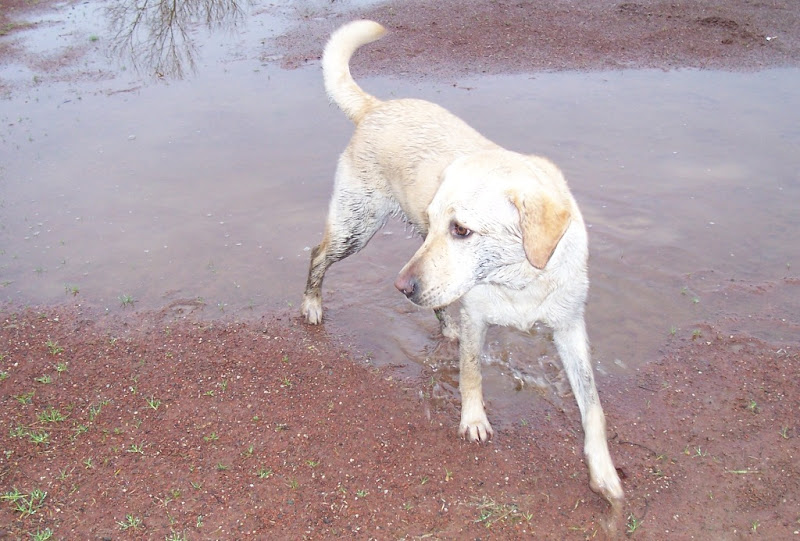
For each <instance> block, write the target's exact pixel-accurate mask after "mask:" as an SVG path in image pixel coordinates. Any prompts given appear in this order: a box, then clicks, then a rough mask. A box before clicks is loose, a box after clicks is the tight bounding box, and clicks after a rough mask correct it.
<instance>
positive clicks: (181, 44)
mask: <svg viewBox="0 0 800 541" xmlns="http://www.w3.org/2000/svg"><path fill="white" fill-rule="evenodd" d="M250 5H251V1H250V0H119V1H117V2H113V3H112V4H110V5H109V6H108V7H107V8H106V15H107V17H108V19H109V21H110V24H111V31H112V34H113V44H114V45H113V51H114V53H115V54H118V55H120V56H122V57H125V58H129V59H130V61H131V62H132V64H133V66H134V68H135V69H136V70H138V71H143V72H147V73H152V74H153V75H155V76H156V77H159V78H160V77H173V78H178V79H180V78H182V77H184V75H185V74H186V73H187V72H192V71H194V69H195V65H196V64H195V61H196V60H195V59H196V58H197V52H198V40H196V39H194V38H193V36H192V34H193V33H195V32H196V31H197V29H198V28H199V27H201V26H205V27H206V28H209V29H220V28H225V29H231V28H234V27H236V25H238V24H239V23H241V22H242V21H243V20H244V16H245V14H246V11H247V8H248V7H249V6H250Z"/></svg>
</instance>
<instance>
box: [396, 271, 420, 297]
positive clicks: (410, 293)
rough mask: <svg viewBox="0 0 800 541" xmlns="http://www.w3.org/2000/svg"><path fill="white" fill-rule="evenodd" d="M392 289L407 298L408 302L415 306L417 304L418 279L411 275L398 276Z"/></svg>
mask: <svg viewBox="0 0 800 541" xmlns="http://www.w3.org/2000/svg"><path fill="white" fill-rule="evenodd" d="M394 287H396V288H397V290H398V291H400V293H402V294H403V295H405V296H406V297H408V300H410V301H411V302H413V303H415V304H419V303H418V302H417V300H418V297H419V290H420V287H419V279H418V278H417V277H416V276H413V275H403V274H400V275H399V276H398V277H397V280H395V281H394Z"/></svg>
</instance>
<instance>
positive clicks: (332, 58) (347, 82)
mask: <svg viewBox="0 0 800 541" xmlns="http://www.w3.org/2000/svg"><path fill="white" fill-rule="evenodd" d="M385 33H386V29H385V28H384V27H383V26H381V25H380V24H378V23H376V22H373V21H353V22H351V23H347V24H346V25H344V26H342V27H341V28H339V29H338V30H337V31H336V32H334V33H333V35H332V36H331V39H329V40H328V44H327V45H325V52H323V53H322V76H323V78H324V80H325V91H326V92H327V93H328V96H329V97H330V99H331V101H333V102H334V103H335V104H336V105H338V106H339V108H340V109H341V110H342V111H344V114H345V115H347V118H349V119H350V120H352V121H353V122H355V123H356V124H358V122H359V121H360V120H361V118H362V117H363V116H364V115H365V114H366V113H367V111H369V109H370V107H371V106H372V105H374V104H376V103H378V99H377V98H375V97H374V96H371V95H369V94H367V93H366V92H364V91H363V90H362V89H361V87H359V86H358V85H357V84H356V82H355V81H354V80H353V76H352V75H350V57H351V56H353V53H355V52H356V49H358V48H359V47H361V46H362V45H366V44H367V43H372V42H373V41H376V40H378V39H380V38H381V37H383V35H384V34H385Z"/></svg>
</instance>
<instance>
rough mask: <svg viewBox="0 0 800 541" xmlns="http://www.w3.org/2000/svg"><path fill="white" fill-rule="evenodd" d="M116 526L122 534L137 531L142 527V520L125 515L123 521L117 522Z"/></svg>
mask: <svg viewBox="0 0 800 541" xmlns="http://www.w3.org/2000/svg"><path fill="white" fill-rule="evenodd" d="M117 525H118V526H119V529H120V530H122V531H123V532H124V531H127V530H129V529H133V530H138V529H139V528H141V526H142V519H141V518H140V517H135V516H133V515H125V520H118V521H117Z"/></svg>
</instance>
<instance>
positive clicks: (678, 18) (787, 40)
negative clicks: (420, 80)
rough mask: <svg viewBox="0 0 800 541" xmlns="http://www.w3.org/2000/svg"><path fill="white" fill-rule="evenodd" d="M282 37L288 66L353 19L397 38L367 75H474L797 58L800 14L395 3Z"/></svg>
mask: <svg viewBox="0 0 800 541" xmlns="http://www.w3.org/2000/svg"><path fill="white" fill-rule="evenodd" d="M316 15H317V16H316V17H314V18H311V19H308V20H305V21H303V22H302V23H301V24H299V25H298V26H297V27H296V29H295V30H294V31H292V32H289V33H287V34H286V35H285V36H283V37H282V38H280V40H279V43H280V44H281V45H282V46H284V47H286V48H287V49H288V50H289V53H288V54H287V55H286V57H285V58H284V59H283V63H284V65H285V66H288V67H294V66H299V65H302V64H305V63H307V62H309V61H316V60H317V59H318V58H319V54H320V51H321V50H322V46H323V45H324V43H325V41H326V39H327V36H328V35H330V32H331V31H332V30H333V29H334V28H335V27H336V26H338V25H340V24H342V23H343V22H344V21H345V20H347V19H350V18H353V17H363V18H370V19H374V20H377V21H380V22H381V23H382V24H384V25H385V26H387V28H389V29H390V31H392V32H391V34H392V35H394V36H395V37H393V38H391V40H390V39H384V40H383V41H382V42H378V43H377V44H375V45H373V46H371V47H370V48H365V50H364V51H363V52H360V53H359V55H360V60H359V61H358V65H359V66H360V67H361V69H363V70H365V71H366V73H370V74H375V73H381V74H386V73H401V74H404V75H410V74H414V75H418V76H419V75H425V76H436V77H441V78H452V77H456V76H458V75H463V74H467V73H489V74H495V73H510V72H520V71H534V70H535V71H539V70H564V69H568V70H576V69H577V70H598V69H600V70H608V69H621V68H634V67H635V68H660V69H671V68H678V67H694V68H711V69H737V70H741V69H758V68H764V67H769V66H783V65H797V63H798V61H800V30H798V29H799V28H800V15H798V13H797V10H796V9H795V8H794V6H793V4H792V3H791V2H789V1H783V2H777V3H770V4H769V5H767V4H765V3H761V4H751V3H746V2H723V3H719V2H705V1H701V2H692V3H689V4H687V3H682V4H676V3H674V2H641V3H631V2H611V1H602V2H589V3H577V4H576V3H573V2H554V3H553V2H551V3H547V4H541V3H536V2H516V1H503V0H501V1H497V2H477V3H475V2H471V3H469V4H468V5H464V4H463V3H462V2H457V1H452V0H451V1H445V2H435V3H431V2H422V1H412V2H395V3H391V2H390V3H386V4H379V5H376V6H371V7H369V6H368V7H365V8H362V9H356V10H353V11H352V12H351V13H347V14H337V13H333V12H329V13H325V12H320V13H317V14H316Z"/></svg>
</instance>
